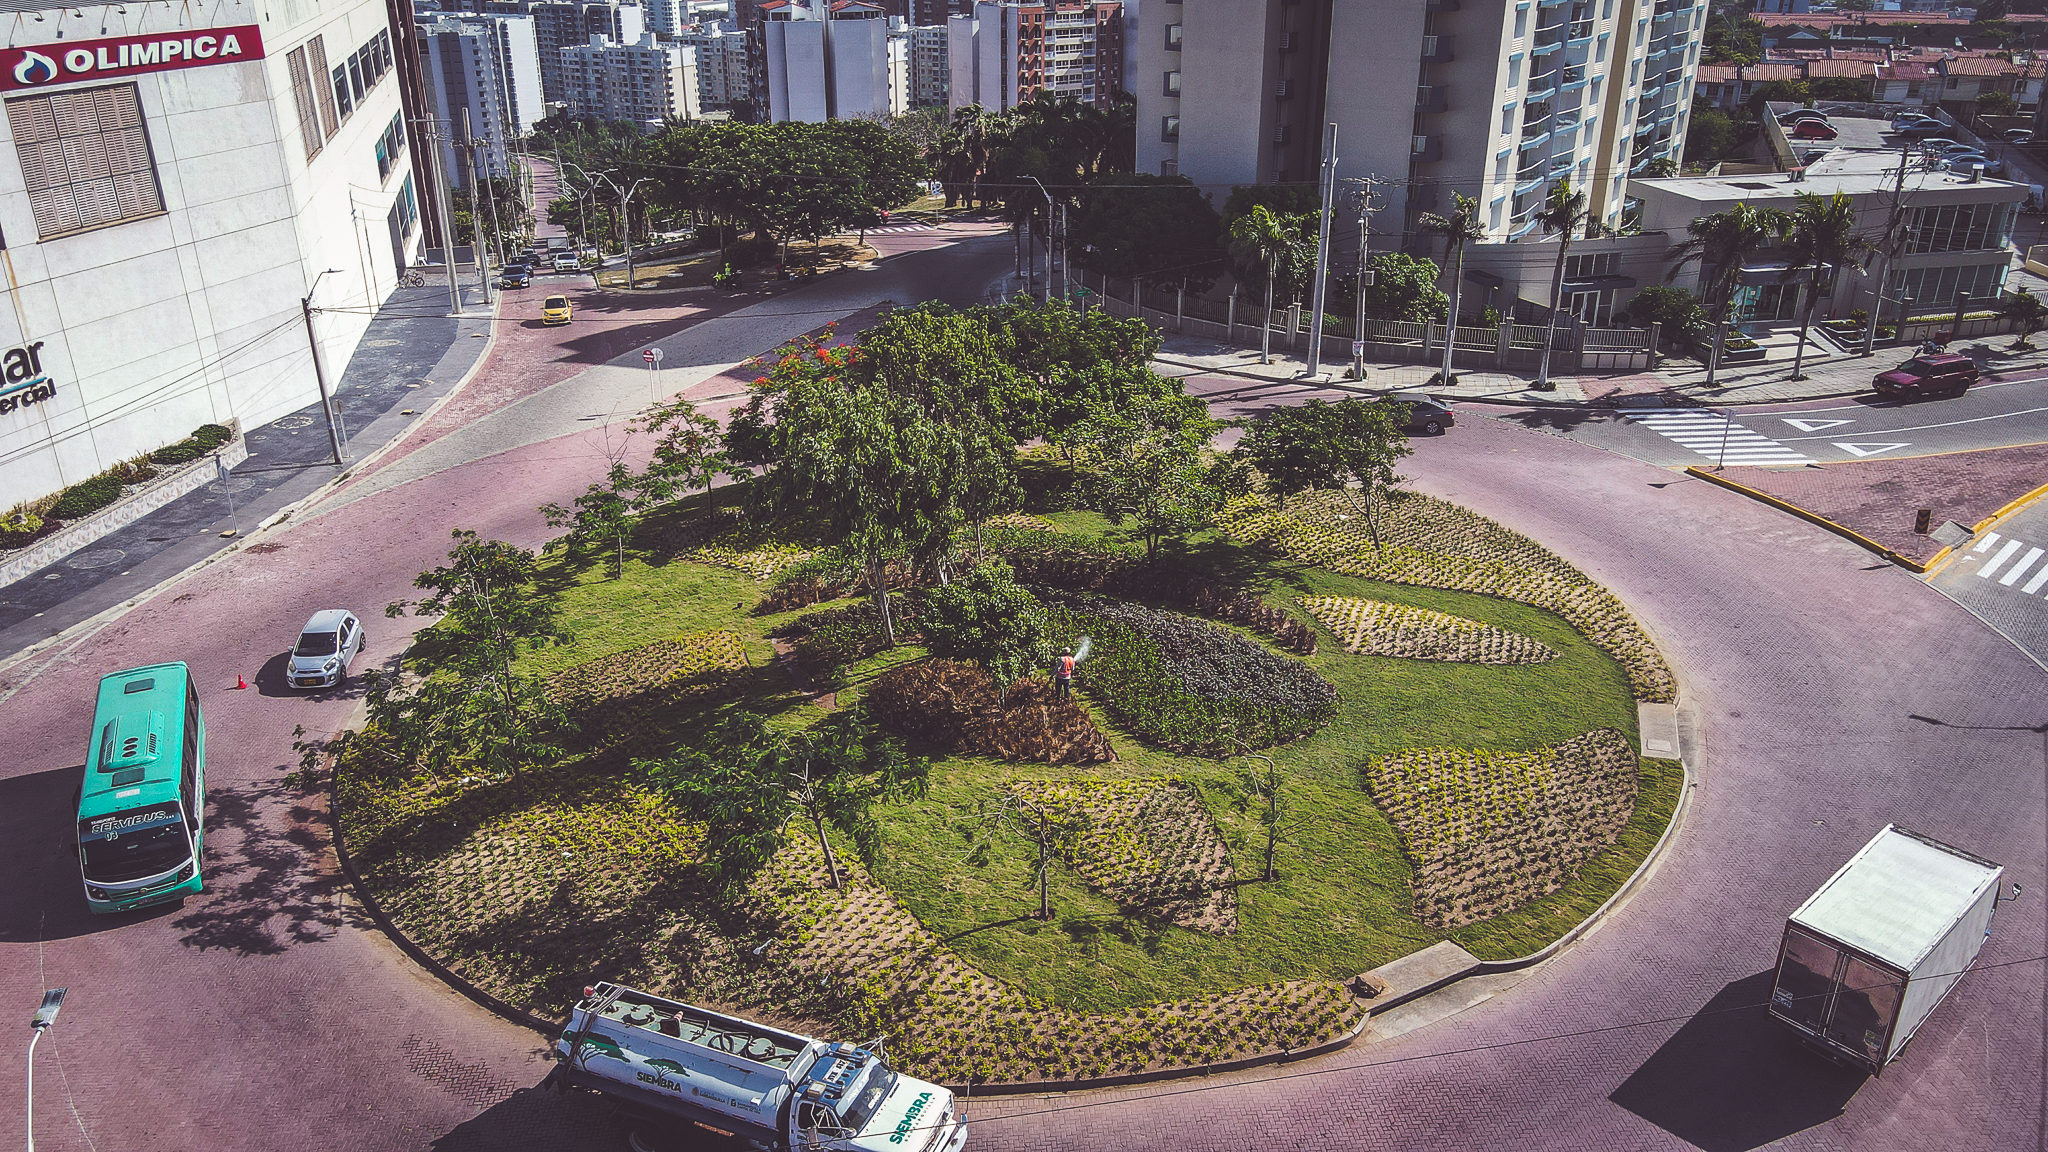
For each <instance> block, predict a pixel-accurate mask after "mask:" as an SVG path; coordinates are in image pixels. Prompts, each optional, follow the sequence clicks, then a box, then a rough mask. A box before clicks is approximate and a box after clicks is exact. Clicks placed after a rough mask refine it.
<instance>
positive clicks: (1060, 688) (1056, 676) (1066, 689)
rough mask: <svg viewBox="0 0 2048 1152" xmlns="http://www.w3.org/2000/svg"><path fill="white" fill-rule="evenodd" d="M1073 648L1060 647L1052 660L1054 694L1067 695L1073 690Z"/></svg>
mask: <svg viewBox="0 0 2048 1152" xmlns="http://www.w3.org/2000/svg"><path fill="white" fill-rule="evenodd" d="M1074 664H1075V660H1074V650H1073V649H1072V648H1062V649H1061V650H1060V654H1059V655H1058V656H1056V657H1054V658H1053V662H1052V686H1053V694H1054V695H1056V696H1069V695H1072V694H1073V691H1074Z"/></svg>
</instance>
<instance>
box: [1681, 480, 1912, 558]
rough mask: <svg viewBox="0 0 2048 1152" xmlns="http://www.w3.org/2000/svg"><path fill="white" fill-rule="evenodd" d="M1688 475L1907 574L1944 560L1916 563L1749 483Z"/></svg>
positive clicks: (1852, 529)
mask: <svg viewBox="0 0 2048 1152" xmlns="http://www.w3.org/2000/svg"><path fill="white" fill-rule="evenodd" d="M1685 474H1686V475H1688V476H1692V477H1695V478H1697V479H1700V480H1705V481H1706V482H1707V483H1709V484H1714V485H1718V486H1720V487H1722V488H1726V489H1728V490H1729V491H1730V492H1736V493H1740V494H1741V495H1744V496H1747V497H1749V498H1750V499H1752V500H1755V501H1757V502H1758V503H1760V504H1768V505H1770V506H1771V507H1773V508H1776V509H1777V510H1778V511H1780V512H1789V513H1791V514H1792V515H1794V516H1797V517H1799V518H1800V519H1801V520H1804V521H1806V522H1807V523H1809V524H1814V525H1817V526H1819V527H1822V528H1825V529H1827V530H1828V531H1830V532H1833V533H1834V534H1835V535H1837V536H1840V537H1841V538H1842V539H1844V540H1847V541H1849V542H1850V543H1852V544H1855V545H1857V546H1858V547H1860V548H1865V549H1868V550H1869V551H1871V552H1875V553H1877V554H1878V555H1879V556H1882V557H1883V558H1885V559H1886V560H1889V561H1891V562H1892V563H1894V564H1897V565H1898V566H1899V567H1901V568H1904V569H1905V570H1906V571H1908V572H1912V573H1914V574H1916V575H1923V576H1924V575H1926V573H1927V569H1928V567H1929V566H1931V565H1932V564H1933V563H1934V562H1935V561H1936V560H1939V559H1941V557H1942V553H1936V554H1935V556H1934V559H1933V560H1929V561H1927V562H1926V563H1922V562H1921V561H1918V560H1915V559H1913V558H1912V557H1910V556H1904V555H1901V554H1899V553H1897V552H1894V551H1892V550H1891V549H1889V548H1887V547H1885V546H1884V545H1882V544H1879V543H1878V542H1877V541H1875V540H1872V539H1871V538H1870V537H1868V536H1865V535H1864V534H1863V533H1861V532H1858V531H1856V530H1855V529H1854V528H1850V527H1847V526H1845V525H1841V524H1837V523H1835V522H1834V521H1833V520H1830V519H1828V518H1827V517H1825V516H1823V515H1821V514H1820V513H1818V512H1809V511H1807V510H1806V509H1804V508H1801V507H1800V506H1799V505H1797V504H1794V503H1792V502H1791V501H1790V500H1783V499H1780V498H1778V497H1776V496H1773V495H1771V494H1770V493H1768V492H1764V491H1762V490H1760V489H1756V488H1751V487H1750V486H1749V485H1747V484H1738V483H1736V482H1735V481H1733V480H1730V479H1728V478H1727V477H1725V476H1718V475H1715V474H1714V473H1713V472H1712V471H1710V470H1708V469H1705V468H1700V467H1692V468H1687V469H1686V470H1685ZM1945 551H1946V550H1944V552H1945Z"/></svg>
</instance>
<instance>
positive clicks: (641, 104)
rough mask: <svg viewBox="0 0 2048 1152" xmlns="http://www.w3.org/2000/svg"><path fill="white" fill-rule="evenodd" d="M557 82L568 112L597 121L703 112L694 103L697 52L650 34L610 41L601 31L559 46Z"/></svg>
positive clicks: (641, 121)
mask: <svg viewBox="0 0 2048 1152" xmlns="http://www.w3.org/2000/svg"><path fill="white" fill-rule="evenodd" d="M561 59H562V85H563V91H564V92H565V93H566V94H567V96H568V101H567V102H568V105H569V114H570V115H572V116H594V117H596V118H598V119H600V120H631V121H633V122H634V123H637V124H649V123H656V122H659V121H662V120H666V119H667V118H669V117H671V116H674V117H677V118H679V119H683V120H694V119H696V118H697V117H699V116H701V115H703V109H702V108H701V107H700V106H699V105H698V104H697V52H696V49H694V48H691V47H688V46H685V45H681V44H665V43H662V41H661V40H660V38H659V37H657V36H656V35H655V34H654V33H652V32H648V33H644V34H642V35H641V37H640V39H639V40H638V41H636V42H634V43H631V44H614V43H612V42H611V41H610V40H608V39H606V38H605V37H603V36H592V37H591V38H590V40H589V42H587V43H584V44H578V45H576V46H574V47H570V48H564V49H562V54H561Z"/></svg>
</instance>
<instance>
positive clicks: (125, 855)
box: [78, 803, 192, 883]
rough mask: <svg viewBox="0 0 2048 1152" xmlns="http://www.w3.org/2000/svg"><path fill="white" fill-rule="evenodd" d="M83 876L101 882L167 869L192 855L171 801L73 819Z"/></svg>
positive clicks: (155, 873)
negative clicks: (89, 817) (78, 819)
mask: <svg viewBox="0 0 2048 1152" xmlns="http://www.w3.org/2000/svg"><path fill="white" fill-rule="evenodd" d="M78 842H79V846H80V847H81V848H83V849H84V853H85V859H84V866H85V878H86V879H87V880H93V881H99V882H101V883H118V882H120V881H123V880H140V879H142V878H143V877H144V876H155V875H158V874H160V873H164V872H169V871H170V870H171V869H173V868H176V867H177V866H178V865H180V864H182V863H184V862H185V860H186V859H188V858H189V857H190V856H191V855H192V844H191V841H189V840H187V839H186V838H185V820H184V815H183V813H182V812H181V811H180V809H179V807H178V805H177V804H176V803H166V804H152V805H149V806H148V807H145V808H131V809H129V810H128V811H126V812H112V813H108V814H107V815H105V816H94V817H92V818H91V819H88V820H80V821H79V822H78Z"/></svg>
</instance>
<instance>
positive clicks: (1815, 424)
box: [1785, 420, 1855, 432]
mask: <svg viewBox="0 0 2048 1152" xmlns="http://www.w3.org/2000/svg"><path fill="white" fill-rule="evenodd" d="M1785 423H1787V424H1790V425H1791V426H1793V427H1794V428H1797V429H1799V430H1800V431H1801V432H1818V431H1820V430H1821V429H1823V428H1833V427H1836V426H1838V425H1841V424H1854V423H1855V421H1854V420H1787V421H1785Z"/></svg>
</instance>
